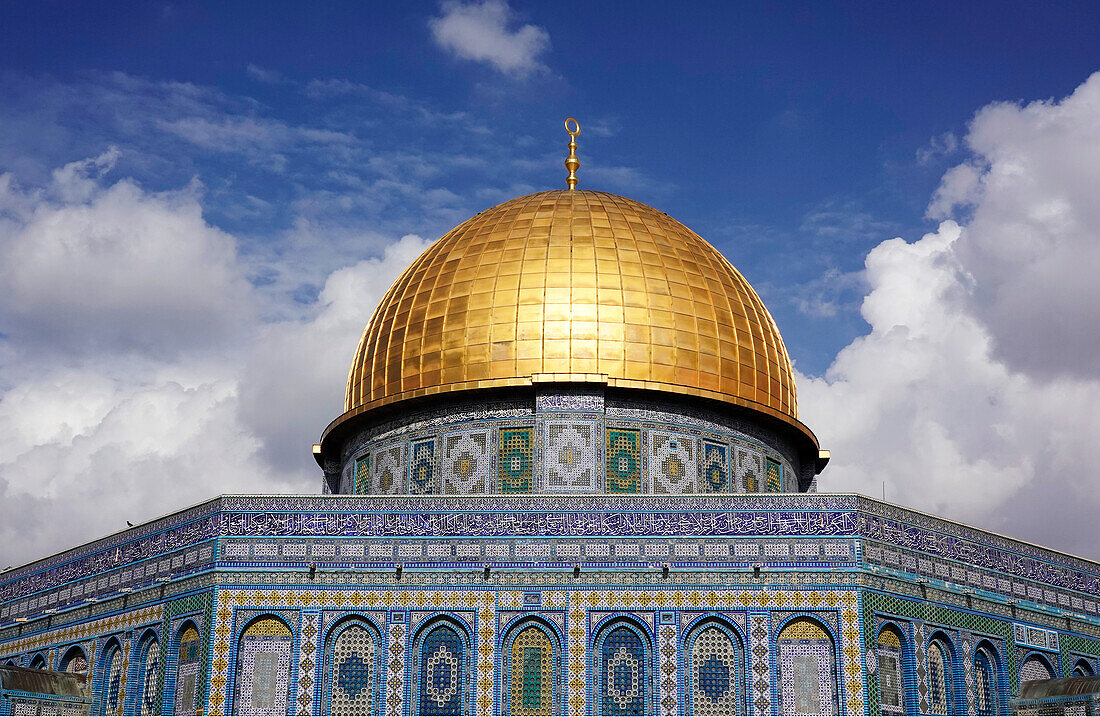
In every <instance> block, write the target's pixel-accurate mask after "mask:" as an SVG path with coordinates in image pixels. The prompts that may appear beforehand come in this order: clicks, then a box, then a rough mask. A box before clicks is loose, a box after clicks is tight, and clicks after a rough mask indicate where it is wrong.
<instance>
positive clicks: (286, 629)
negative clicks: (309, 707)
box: [233, 615, 294, 715]
mask: <svg viewBox="0 0 1100 717" xmlns="http://www.w3.org/2000/svg"><path fill="white" fill-rule="evenodd" d="M293 646H294V632H293V631H292V630H291V629H290V626H289V625H288V624H287V623H286V622H285V621H284V620H283V619H282V618H280V617H278V616H275V615H260V616H258V617H256V618H254V619H253V620H252V621H251V622H249V623H248V625H246V626H245V629H244V630H243V631H241V636H240V639H239V640H238V643H237V673H236V680H235V688H234V695H235V699H234V705H233V711H234V712H236V713H237V714H280V715H285V714H286V713H287V708H288V707H289V706H290V704H291V694H292V693H293V685H292V684H291V682H290V656H291V650H292V649H293Z"/></svg>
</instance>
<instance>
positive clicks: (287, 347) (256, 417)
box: [240, 234, 429, 487]
mask: <svg viewBox="0 0 1100 717" xmlns="http://www.w3.org/2000/svg"><path fill="white" fill-rule="evenodd" d="M428 243H429V242H426V241H424V240H423V239H421V238H420V237H418V236H415V235H412V234H410V235H408V236H405V237H402V239H401V240H400V241H398V242H396V243H394V244H391V245H390V246H388V247H387V248H386V250H385V254H384V256H383V257H382V258H381V259H368V260H365V261H361V262H359V263H357V264H355V265H353V266H349V267H345V268H343V269H339V270H337V271H334V272H333V273H332V274H330V275H329V277H328V279H327V280H326V281H325V285H324V288H323V289H322V290H321V293H320V295H319V296H318V299H317V304H316V307H317V309H318V311H317V313H316V315H315V316H314V317H313V318H311V319H309V320H306V321H283V322H279V323H274V324H270V325H268V326H266V327H265V328H264V329H263V332H262V334H261V336H260V338H259V340H258V341H257V342H256V344H255V346H254V349H253V351H252V356H251V358H250V359H249V362H248V365H247V366H246V367H245V369H244V371H243V373H242V382H241V408H240V410H241V416H242V420H243V421H244V423H245V424H246V425H248V426H249V427H250V428H251V429H252V430H253V431H254V433H255V434H256V435H257V436H260V437H261V440H262V441H263V445H264V448H265V450H264V452H263V456H264V460H265V461H267V462H268V463H269V464H270V465H271V466H272V467H273V468H276V469H279V470H287V469H288V468H293V467H295V466H298V467H310V466H311V465H312V460H313V459H312V456H311V454H310V452H309V448H310V445H311V444H312V443H313V442H314V441H315V440H316V439H318V438H320V435H321V430H322V429H323V428H324V427H325V426H326V425H327V424H328V422H329V421H331V420H332V419H333V418H336V416H338V415H339V414H340V413H342V412H343V410H344V409H343V399H344V395H343V389H344V384H345V383H346V381H347V375H348V366H349V365H350V364H351V360H352V358H353V355H354V351H355V347H356V346H357V345H358V343H359V337H360V335H361V334H362V332H363V327H364V326H365V325H366V322H367V319H368V318H369V317H370V315H371V313H372V312H373V311H374V307H375V306H377V304H378V302H379V301H380V300H381V299H382V295H383V294H384V293H385V292H386V291H387V290H388V289H389V287H390V285H391V284H392V283H393V282H394V281H395V280H396V279H397V277H398V275H399V274H400V273H401V272H402V271H404V270H405V268H406V267H408V265H409V264H411V263H412V261H413V259H415V258H416V257H417V256H419V255H420V253H421V252H423V251H424V249H426V248H427V246H428ZM317 485H318V487H319V486H320V477H319V475H318V483H317Z"/></svg>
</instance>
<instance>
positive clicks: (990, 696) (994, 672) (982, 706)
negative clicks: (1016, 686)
mask: <svg viewBox="0 0 1100 717" xmlns="http://www.w3.org/2000/svg"><path fill="white" fill-rule="evenodd" d="M1003 682H1004V669H1003V667H1002V665H1001V655H1000V653H999V652H998V651H997V648H996V647H994V646H993V644H992V643H991V642H989V640H981V641H979V642H978V644H977V646H976V647H975V648H974V709H975V711H976V712H977V713H978V714H980V715H993V714H1001V713H1002V712H1003V710H1002V709H1001V695H1002V685H1003Z"/></svg>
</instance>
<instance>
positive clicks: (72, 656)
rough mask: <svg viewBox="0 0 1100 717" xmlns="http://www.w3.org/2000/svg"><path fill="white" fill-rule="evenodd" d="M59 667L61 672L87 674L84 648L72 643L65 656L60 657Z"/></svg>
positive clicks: (86, 658)
mask: <svg viewBox="0 0 1100 717" xmlns="http://www.w3.org/2000/svg"><path fill="white" fill-rule="evenodd" d="M59 668H60V670H61V671H62V672H68V673H71V674H74V675H86V674H88V657H87V656H86V655H85V654H84V650H82V649H81V648H80V647H78V646H76V645H73V646H72V647H70V648H69V649H68V651H67V652H66V653H65V656H64V657H62V658H61V664H60V665H59Z"/></svg>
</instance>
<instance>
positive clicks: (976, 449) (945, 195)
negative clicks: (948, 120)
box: [799, 75, 1100, 557]
mask: <svg viewBox="0 0 1100 717" xmlns="http://www.w3.org/2000/svg"><path fill="white" fill-rule="evenodd" d="M1097 117H1100V75H1095V76H1093V77H1092V78H1090V79H1089V80H1088V81H1087V82H1086V83H1084V84H1083V85H1081V87H1079V88H1078V89H1077V90H1076V92H1074V94H1073V95H1071V96H1070V97H1068V98H1066V99H1064V100H1062V101H1060V102H1053V101H1048V102H1037V103H1032V104H1029V105H1016V104H996V105H991V106H989V107H986V108H984V109H982V110H981V111H979V112H978V113H977V114H976V116H975V118H974V120H973V122H972V123H971V126H970V132H969V134H968V136H967V139H966V143H967V146H968V147H969V149H970V152H971V154H972V156H971V157H969V158H968V159H966V161H965V162H964V163H963V164H960V165H959V166H958V167H956V168H954V169H952V170H949V171H948V172H947V173H946V174H945V176H944V179H943V182H942V183H941V185H940V188H939V190H938V191H937V194H936V196H935V197H934V199H933V202H932V205H931V207H930V213H931V214H934V215H937V216H940V217H946V216H952V215H954V214H956V213H957V214H958V216H959V223H956V222H955V221H952V220H950V219H947V220H945V221H943V222H942V223H941V224H940V226H939V229H938V230H937V231H936V232H934V233H931V234H928V235H926V236H924V237H923V238H921V239H920V240H918V241H915V242H912V243H908V242H906V241H904V240H902V239H891V240H889V241H885V242H882V243H881V244H880V245H879V246H878V247H876V248H875V249H874V250H872V251H871V252H870V254H869V255H868V256H867V260H866V271H865V274H864V278H865V279H866V281H867V284H868V286H869V287H870V292H869V293H868V294H867V295H866V297H865V298H864V301H863V306H862V314H863V317H864V319H865V320H866V321H867V323H868V324H870V326H871V332H870V334H868V335H866V336H863V337H860V338H858V339H856V340H855V341H853V342H852V343H851V344H850V345H849V346H848V347H846V348H845V349H843V350H842V351H841V352H840V353H839V354H838V355H837V357H836V359H835V361H834V363H833V364H832V366H831V367H830V368H829V370H828V371H827V373H826V375H825V376H824V377H819V378H808V377H801V378H800V380H799V405H800V407H801V408H802V418H803V420H805V421H806V422H807V423H808V425H810V426H812V427H814V428H815V429H816V430H818V431H819V435H820V438H821V439H822V444H823V446H824V447H826V448H830V449H831V450H832V451H833V456H834V458H833V462H832V464H831V465H830V467H829V469H828V470H827V471H826V472H825V473H824V474H823V475H822V477H821V488H822V489H823V490H856V491H859V492H863V493H866V494H869V495H878V494H879V492H880V490H881V488H880V486H881V484H882V482H885V483H886V493H887V498H888V499H890V500H893V501H896V502H899V503H902V504H906V505H910V506H913V507H917V508H921V509H926V510H930V511H933V512H936V513H940V514H944V515H947V516H949V517H953V518H957V519H961V520H966V521H972V522H977V523H979V524H982V525H986V526H989V527H993V528H995V529H999V530H1001V531H1003V532H1006V533H1008V534H1011V535H1014V536H1017V537H1023V538H1026V539H1030V540H1035V541H1037V542H1041V543H1045V544H1051V545H1053V546H1055V547H1060V548H1063V549H1069V550H1073V551H1077V552H1080V553H1083V554H1086V555H1091V556H1093V557H1095V544H1094V542H1093V540H1092V538H1091V536H1090V534H1089V531H1087V530H1083V529H1082V525H1083V523H1081V522H1079V521H1082V520H1087V518H1086V517H1085V516H1088V515H1095V514H1096V512H1097V511H1098V510H1100V488H1098V487H1097V484H1096V482H1095V481H1094V480H1091V473H1092V468H1091V466H1092V463H1093V453H1094V450H1095V445H1096V444H1097V443H1098V442H1100V412H1097V411H1096V406H1097V405H1098V404H1100V370H1098V365H1097V356H1100V351H1098V350H1097V349H1098V348H1100V347H1098V345H1097V343H1098V337H1097V333H1096V331H1095V327H1096V326H1098V325H1100V308H1098V307H1100V285H1097V284H1096V282H1095V276H1096V274H1097V271H1098V270H1100V245H1098V244H1097V242H1096V237H1097V236H1098V235H1100V207H1098V204H1097V202H1096V201H1095V188H1096V187H1098V186H1100V122H1098V121H1097V119H1096V118H1097Z"/></svg>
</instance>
